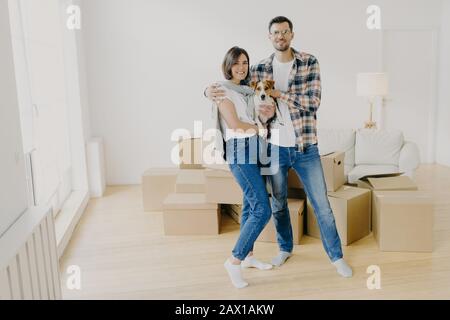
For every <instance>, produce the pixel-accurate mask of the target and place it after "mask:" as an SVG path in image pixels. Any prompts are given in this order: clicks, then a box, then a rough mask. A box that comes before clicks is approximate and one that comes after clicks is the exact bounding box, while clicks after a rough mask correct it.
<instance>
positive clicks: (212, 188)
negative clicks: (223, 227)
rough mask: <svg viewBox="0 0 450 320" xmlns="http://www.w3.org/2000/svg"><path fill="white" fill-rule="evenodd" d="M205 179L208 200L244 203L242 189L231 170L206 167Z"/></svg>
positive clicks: (221, 202)
mask: <svg viewBox="0 0 450 320" xmlns="http://www.w3.org/2000/svg"><path fill="white" fill-rule="evenodd" d="M205 179H206V200H207V201H208V202H211V203H220V204H242V200H243V193H242V189H241V187H240V186H239V184H238V183H237V182H236V180H235V179H234V176H233V174H232V173H231V172H230V171H224V170H213V169H206V170H205Z"/></svg>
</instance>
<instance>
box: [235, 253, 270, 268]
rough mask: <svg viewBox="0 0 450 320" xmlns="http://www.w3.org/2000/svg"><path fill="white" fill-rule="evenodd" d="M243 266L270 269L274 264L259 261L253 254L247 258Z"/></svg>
mask: <svg viewBox="0 0 450 320" xmlns="http://www.w3.org/2000/svg"><path fill="white" fill-rule="evenodd" d="M241 266H242V268H257V269H259V270H269V269H272V265H271V264H269V263H264V262H262V261H259V260H258V259H256V258H255V257H253V256H250V257H247V258H245V260H244V261H242V263H241Z"/></svg>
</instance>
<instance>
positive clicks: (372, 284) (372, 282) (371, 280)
mask: <svg viewBox="0 0 450 320" xmlns="http://www.w3.org/2000/svg"><path fill="white" fill-rule="evenodd" d="M366 273H369V274H370V276H369V277H368V278H367V282H366V284H367V289H369V290H374V289H377V290H379V289H381V269H380V267H379V266H377V265H371V266H368V267H367V270H366Z"/></svg>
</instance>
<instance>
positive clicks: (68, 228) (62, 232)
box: [55, 190, 89, 259]
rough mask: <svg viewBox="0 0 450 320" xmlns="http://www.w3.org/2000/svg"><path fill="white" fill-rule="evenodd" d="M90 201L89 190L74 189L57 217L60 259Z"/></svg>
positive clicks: (57, 240)
mask: <svg viewBox="0 0 450 320" xmlns="http://www.w3.org/2000/svg"><path fill="white" fill-rule="evenodd" d="M88 202H89V191H88V190H82V191H73V192H72V193H71V194H70V196H69V198H68V199H67V201H66V202H65V203H64V205H63V207H62V208H61V212H60V213H59V214H58V216H57V217H56V218H55V229H56V244H57V246H58V259H60V258H61V257H62V255H63V254H64V251H65V249H66V247H67V245H68V244H69V241H70V238H71V237H72V234H73V231H74V230H75V227H76V226H77V224H78V222H79V221H80V218H81V216H82V215H83V213H84V210H85V209H86V207H87V205H88Z"/></svg>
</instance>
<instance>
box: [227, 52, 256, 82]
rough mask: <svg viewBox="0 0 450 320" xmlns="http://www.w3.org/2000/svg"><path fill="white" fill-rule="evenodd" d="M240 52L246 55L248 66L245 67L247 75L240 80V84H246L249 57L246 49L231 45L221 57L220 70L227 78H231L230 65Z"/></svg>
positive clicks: (248, 76) (233, 63) (237, 58)
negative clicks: (223, 56)
mask: <svg viewBox="0 0 450 320" xmlns="http://www.w3.org/2000/svg"><path fill="white" fill-rule="evenodd" d="M241 54H244V55H245V56H246V57H247V61H248V67H247V77H246V78H245V79H244V80H242V81H241V84H248V83H249V82H250V58H249V56H248V53H247V51H245V50H244V49H242V48H239V47H233V48H231V49H230V50H228V52H227V54H226V55H225V58H223V62H222V72H223V75H224V77H225V79H227V80H231V79H232V78H233V74H232V72H231V67H232V66H233V65H235V64H236V63H237V62H238V60H239V57H240V56H241Z"/></svg>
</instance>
